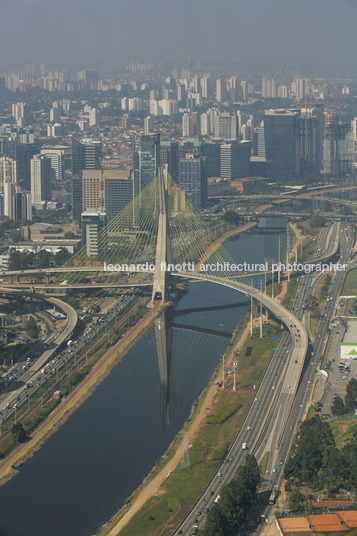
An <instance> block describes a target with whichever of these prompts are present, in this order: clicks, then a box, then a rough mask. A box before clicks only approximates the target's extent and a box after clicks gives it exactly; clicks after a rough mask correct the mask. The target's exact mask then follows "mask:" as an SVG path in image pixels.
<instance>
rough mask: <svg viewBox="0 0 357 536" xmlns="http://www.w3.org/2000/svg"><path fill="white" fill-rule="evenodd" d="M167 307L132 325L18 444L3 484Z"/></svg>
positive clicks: (1, 474)
mask: <svg viewBox="0 0 357 536" xmlns="http://www.w3.org/2000/svg"><path fill="white" fill-rule="evenodd" d="M165 307H166V305H165V304H164V305H162V304H161V303H160V302H157V304H155V306H154V308H152V309H150V310H148V312H147V314H146V315H145V316H144V317H143V318H142V319H141V320H139V322H138V323H137V324H136V325H135V326H133V327H132V328H131V329H130V330H129V331H128V332H127V333H126V334H125V335H124V337H123V338H122V339H120V340H119V341H118V342H117V343H116V344H115V345H114V346H113V347H112V348H110V349H109V350H108V351H107V352H106V353H105V354H104V355H103V357H101V359H100V360H99V361H98V362H97V363H96V365H95V366H94V367H93V369H92V370H91V371H90V373H89V374H88V376H87V377H86V378H85V379H84V380H83V381H82V382H81V383H80V384H79V385H78V386H77V387H76V388H75V389H74V390H73V391H72V392H71V394H70V395H69V396H68V397H67V398H66V399H64V400H63V401H62V402H61V404H60V405H59V406H57V408H56V409H55V410H54V411H53V412H52V413H51V414H50V415H49V416H48V418H47V419H46V420H45V421H44V422H43V423H42V424H41V425H40V426H39V427H38V428H37V429H36V431H35V432H34V433H33V434H32V436H31V439H30V441H28V442H27V443H23V444H21V445H19V446H18V447H17V448H16V449H15V450H13V451H12V452H11V454H9V456H7V457H6V458H5V459H4V460H3V461H2V462H1V464H0V485H2V484H4V483H5V482H6V481H8V480H9V479H10V478H12V476H14V475H15V474H16V469H15V468H16V467H20V466H21V465H22V464H23V463H24V462H25V461H26V460H27V459H29V458H30V457H31V456H32V455H33V454H34V453H35V452H36V451H37V450H38V449H39V448H40V447H41V445H42V444H43V443H44V442H45V441H46V439H48V438H49V437H50V436H51V435H52V434H53V433H54V432H55V431H56V430H57V429H58V428H59V427H60V426H61V425H62V424H63V423H64V422H65V421H66V420H67V419H68V417H69V416H70V415H71V414H72V413H73V412H74V411H75V410H76V409H77V408H78V407H79V406H80V405H81V404H83V402H84V401H85V400H86V399H87V398H88V397H89V396H90V395H91V394H92V392H93V391H94V389H95V388H96V387H97V386H98V385H99V383H100V382H101V381H102V380H103V379H104V378H105V377H106V376H107V375H108V374H109V373H110V371H111V369H112V367H113V366H114V365H115V364H116V363H118V362H119V361H120V359H121V358H122V357H123V356H124V355H125V354H126V353H127V352H128V350H129V349H130V348H131V347H132V346H133V344H134V343H135V342H136V341H137V340H138V339H139V338H140V337H141V336H142V334H143V333H144V332H145V331H146V330H147V329H148V327H149V326H150V325H151V323H152V322H153V320H154V319H155V318H156V317H157V316H158V315H159V314H161V312H162V311H163V309H164V308H165Z"/></svg>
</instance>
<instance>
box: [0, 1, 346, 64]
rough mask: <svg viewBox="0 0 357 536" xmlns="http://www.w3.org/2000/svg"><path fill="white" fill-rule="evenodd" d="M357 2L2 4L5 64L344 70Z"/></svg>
mask: <svg viewBox="0 0 357 536" xmlns="http://www.w3.org/2000/svg"><path fill="white" fill-rule="evenodd" d="M356 22H357V0H175V1H173V0H0V61H6V63H7V64H8V63H9V62H12V61H13V62H14V63H16V64H17V63H18V62H19V61H23V62H24V63H27V62H42V61H43V62H46V63H47V62H52V61H53V62H70V63H72V62H82V61H84V62H90V61H91V60H93V61H94V62H97V63H98V62H101V63H103V64H105V63H116V62H118V63H122V62H126V61H128V60H131V59H140V60H153V61H154V60H156V59H160V60H162V59H168V60H169V59H172V60H174V61H175V60H181V59H186V58H187V57H188V55H189V54H191V56H192V58H194V59H201V60H203V61H205V60H209V59H212V60H216V61H236V62H237V63H241V62H253V63H254V64H266V65H267V66H268V65H272V66H276V65H280V64H290V65H292V66H298V67H302V68H303V67H304V65H306V66H308V67H315V66H316V67H319V66H322V67H323V68H326V67H332V68H338V67H340V66H341V67H346V66H349V67H350V69H351V71H353V69H354V66H355V64H356V61H357V60H356V57H357V46H356V45H357V37H356Z"/></svg>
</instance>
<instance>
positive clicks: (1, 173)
mask: <svg viewBox="0 0 357 536" xmlns="http://www.w3.org/2000/svg"><path fill="white" fill-rule="evenodd" d="M9 182H10V183H12V184H17V163H16V161H15V160H14V159H13V158H10V157H7V156H1V157H0V194H1V193H3V192H4V184H5V183H9Z"/></svg>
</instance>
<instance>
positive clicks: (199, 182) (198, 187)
mask: <svg viewBox="0 0 357 536" xmlns="http://www.w3.org/2000/svg"><path fill="white" fill-rule="evenodd" d="M180 188H182V190H183V191H184V192H185V194H186V198H187V199H188V200H189V201H190V202H191V203H192V205H193V206H195V207H203V206H204V205H205V203H206V200H207V172H206V159H205V158H204V157H202V156H195V155H193V154H187V155H186V157H185V158H180Z"/></svg>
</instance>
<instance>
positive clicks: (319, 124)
mask: <svg viewBox="0 0 357 536" xmlns="http://www.w3.org/2000/svg"><path fill="white" fill-rule="evenodd" d="M323 121H324V120H323V112H322V109H320V108H316V107H308V108H302V109H301V116H300V173H301V175H302V176H303V177H304V178H308V177H314V178H319V176H320V172H321V168H322V139H323Z"/></svg>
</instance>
